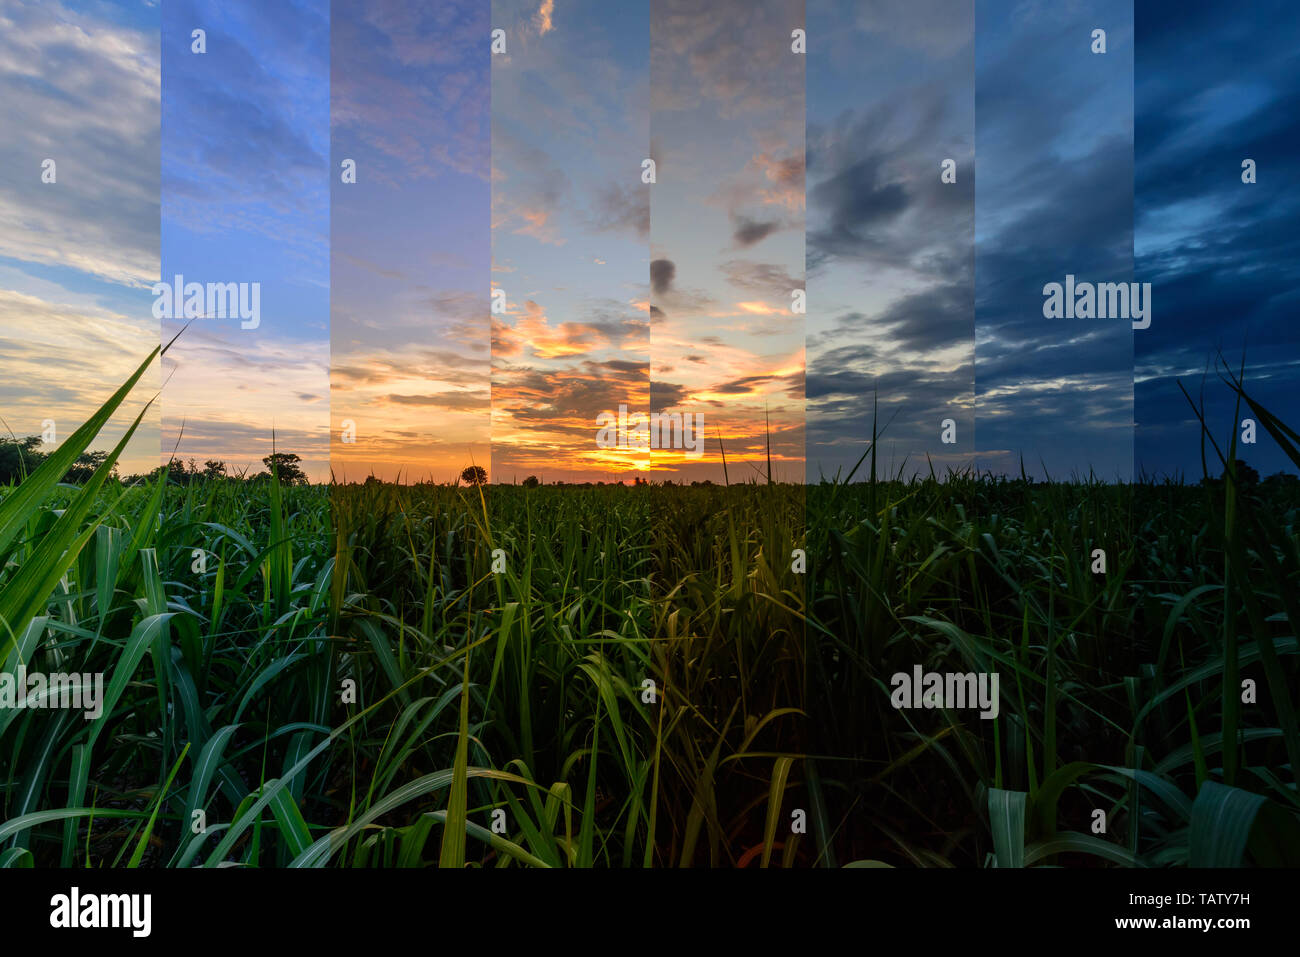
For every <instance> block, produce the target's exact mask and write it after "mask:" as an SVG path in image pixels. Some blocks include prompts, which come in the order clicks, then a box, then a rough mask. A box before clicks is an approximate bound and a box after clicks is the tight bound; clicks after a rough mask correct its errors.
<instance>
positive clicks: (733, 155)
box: [650, 0, 806, 482]
mask: <svg viewBox="0 0 1300 957" xmlns="http://www.w3.org/2000/svg"><path fill="white" fill-rule="evenodd" d="M804 18H805V10H804V3H803V0H757V2H741V0H722V2H718V3H710V4H707V5H701V4H698V3H693V2H689V0H655V2H654V3H653V4H652V6H651V12H650V61H651V62H650V77H651V78H650V91H651V92H650V110H651V116H650V137H651V147H650V155H651V158H653V159H654V161H655V163H656V176H657V179H656V183H655V184H654V186H653V187H652V189H651V199H650V254H651V267H650V284H651V289H650V353H651V369H650V388H651V409H652V411H655V412H666V411H674V410H680V411H681V412H683V413H686V414H691V415H696V414H699V415H702V416H703V422H704V427H705V432H706V435H707V438H708V441H707V443H706V446H705V449H704V454H703V455H701V456H700V457H698V458H691V457H689V456H688V455H686V454H685V453H684V452H683V451H679V450H671V449H667V450H660V451H655V452H653V453H652V455H651V469H650V477H651V479H652V480H661V479H671V480H673V481H695V480H710V481H714V482H718V481H721V480H723V479H724V478H725V479H727V480H729V481H732V482H736V481H751V480H755V479H758V480H765V478H766V475H767V469H768V464H767V462H768V457H769V448H768V443H769V441H770V459H771V469H772V477H773V478H774V479H775V480H778V481H802V479H803V475H804V369H805V362H804V319H805V316H804V314H803V313H801V312H797V311H796V297H795V293H796V292H799V293H802V292H804V264H805V262H804V255H805V251H804V133H805V130H804V123H805V104H804V95H805V59H806V54H805V53H799V52H795V50H794V49H793V43H794V41H793V39H792V36H791V34H792V32H793V31H794V30H796V29H802V28H803V27H804ZM697 421H698V420H697ZM723 450H725V455H726V471H725V472H724V470H723V468H722V467H721V458H722V454H723Z"/></svg>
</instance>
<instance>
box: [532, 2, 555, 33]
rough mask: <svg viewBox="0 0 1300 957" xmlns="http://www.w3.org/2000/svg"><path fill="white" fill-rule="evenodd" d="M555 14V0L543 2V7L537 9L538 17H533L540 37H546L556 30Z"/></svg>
mask: <svg viewBox="0 0 1300 957" xmlns="http://www.w3.org/2000/svg"><path fill="white" fill-rule="evenodd" d="M554 14H555V0H542V5H541V6H540V7H538V8H537V15H536V16H535V17H533V23H534V24H535V25H536V26H537V35H538V36H542V37H544V36H546V34H548V33H550V32H551V31H552V30H554V29H555V23H554V21H553V19H552V18H553V15H554Z"/></svg>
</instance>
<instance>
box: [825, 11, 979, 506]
mask: <svg viewBox="0 0 1300 957" xmlns="http://www.w3.org/2000/svg"><path fill="white" fill-rule="evenodd" d="M974 8H975V4H974V0H967V2H960V0H959V2H956V3H954V2H952V0H884V2H879V3H872V4H863V3H860V2H856V0H808V31H809V36H810V38H811V42H810V54H809V58H808V124H807V125H808V146H807V154H808V181H807V195H808V223H807V246H808V248H807V261H808V300H809V305H808V316H807V348H808V384H807V391H808V396H807V424H808V468H807V478H808V481H810V482H816V481H818V480H820V479H821V478H822V477H826V478H830V477H833V476H835V475H837V474H838V475H840V476H848V475H850V474H851V473H852V471H853V468H854V466H855V465H856V463H857V462H858V460H859V459H860V458H861V457H862V455H863V453H864V452H865V451H866V450H867V449H868V447H869V446H870V442H871V437H872V434H873V426H874V427H875V428H876V429H877V430H878V431H879V440H878V441H879V445H878V447H877V464H878V468H879V470H880V472H881V473H882V474H887V475H891V476H894V475H899V474H902V475H904V476H906V477H912V476H915V475H916V474H917V473H918V472H919V473H922V474H929V470H930V467H931V466H932V465H933V467H934V470H935V472H936V474H939V475H942V474H944V473H945V472H946V470H947V469H948V468H949V467H961V466H963V465H965V464H966V463H967V462H968V461H969V458H970V452H971V449H972V448H973V440H974V382H975V370H974V358H975V311H974V281H975V273H974V265H975V264H974V220H975V162H974V160H975V157H974V152H975V90H974V86H973V85H972V83H971V82H970V81H971V77H972V76H973V73H974V56H975V52H974V47H975V13H974ZM864 51H869V54H867V55H864ZM949 159H951V160H953V161H954V162H955V164H956V165H955V168H954V170H953V175H954V176H955V182H944V181H943V179H942V172H943V165H942V164H943V162H944V161H945V160H949ZM949 419H950V420H951V430H950V431H949V434H948V436H947V437H948V438H950V439H951V440H952V441H950V442H945V441H944V438H945V436H944V431H945V428H944V424H945V420H949ZM869 474H870V465H869V464H865V465H864V466H863V468H862V470H860V471H859V472H858V473H857V474H856V475H855V476H854V477H855V478H860V477H862V476H863V475H869Z"/></svg>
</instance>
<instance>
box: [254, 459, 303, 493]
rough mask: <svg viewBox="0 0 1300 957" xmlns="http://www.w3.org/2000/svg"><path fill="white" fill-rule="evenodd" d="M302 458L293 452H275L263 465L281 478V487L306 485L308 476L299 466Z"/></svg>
mask: <svg viewBox="0 0 1300 957" xmlns="http://www.w3.org/2000/svg"><path fill="white" fill-rule="evenodd" d="M301 461H302V458H301V457H300V456H298V455H296V454H295V453H293V452H273V453H271V454H270V455H268V456H267V457H266V458H264V459H262V463H263V464H264V465H265V466H266V468H267V470H268V471H273V472H275V473H276V474H278V475H279V476H280V484H281V485H306V484H307V475H306V473H305V472H303V470H302V468H301V467H300V466H299V465H298V463H299V462H301Z"/></svg>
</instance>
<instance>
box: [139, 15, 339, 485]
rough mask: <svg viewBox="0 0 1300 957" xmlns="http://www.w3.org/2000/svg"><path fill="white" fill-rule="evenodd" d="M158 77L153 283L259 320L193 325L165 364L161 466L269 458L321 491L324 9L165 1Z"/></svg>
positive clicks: (326, 396) (326, 103)
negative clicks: (229, 302) (158, 200)
mask: <svg viewBox="0 0 1300 957" xmlns="http://www.w3.org/2000/svg"><path fill="white" fill-rule="evenodd" d="M196 29H202V30H205V31H206V51H207V52H206V53H202V54H200V53H195V52H193V42H194V41H193V40H192V38H191V37H192V32H193V31H194V30H196ZM162 63H163V72H164V75H165V76H166V83H165V84H164V85H163V94H162V115H161V127H162V145H163V151H162V223H161V231H162V275H163V276H164V277H165V278H166V279H167V281H169V282H171V281H174V277H175V276H176V275H177V274H180V275H182V276H183V277H184V279H185V282H199V283H204V284H206V283H211V282H219V283H248V284H249V286H248V287H246V288H247V289H248V290H249V295H250V297H251V289H252V285H251V284H252V283H259V284H260V286H259V288H260V306H261V308H260V317H259V321H258V324H257V326H256V327H255V328H243V326H244V325H245V323H244V322H243V321H241V320H240V319H236V318H224V319H223V318H216V317H204V318H200V319H197V320H195V321H194V322H193V323H192V324H191V325H190V327H189V328H188V329H187V330H186V331H185V333H184V334H183V335H182V336H181V337H180V339H179V340H178V341H177V343H176V345H175V346H174V347H173V348H172V349H171V351H169V352H168V354H167V357H166V358H165V360H164V376H165V385H164V388H163V397H162V409H163V455H164V456H170V455H171V454H173V452H174V453H175V454H176V455H177V456H178V457H179V458H181V459H185V460H188V459H190V458H194V459H196V460H197V462H198V463H200V464H201V463H203V462H204V461H206V460H207V459H210V458H211V459H219V460H222V461H225V462H226V463H227V465H228V467H229V468H231V469H232V470H233V471H236V472H239V471H243V470H248V472H249V474H255V473H257V472H259V471H263V470H264V466H263V464H262V461H261V460H262V459H263V458H264V457H265V456H267V455H269V454H270V453H271V451H272V447H273V443H274V448H275V449H276V450H278V451H281V452H292V453H295V454H297V455H299V456H301V457H302V459H303V468H304V471H306V472H307V474H308V476H309V477H310V478H312V479H313V480H316V481H321V480H325V479H327V478H328V472H329V400H330V393H329V368H330V354H329V346H330V327H329V319H330V316H329V301H330V281H329V265H330V264H329V188H328V185H327V180H326V168H327V163H328V160H329V110H330V92H329V90H330V84H329V69H330V20H329V2H328V0H282V2H277V3H257V4H253V3H227V2H219V0H166V2H165V3H163V5H162ZM250 322H251V320H250ZM184 324H185V323H184V320H179V321H177V320H173V319H170V318H169V319H167V320H166V321H165V322H164V324H163V325H164V335H167V334H169V333H174V332H175V331H176V330H179V329H180V328H181V326H183V325H184Z"/></svg>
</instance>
